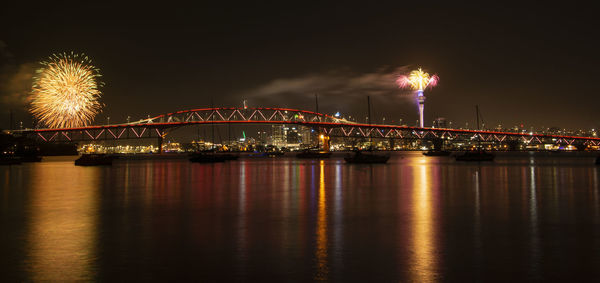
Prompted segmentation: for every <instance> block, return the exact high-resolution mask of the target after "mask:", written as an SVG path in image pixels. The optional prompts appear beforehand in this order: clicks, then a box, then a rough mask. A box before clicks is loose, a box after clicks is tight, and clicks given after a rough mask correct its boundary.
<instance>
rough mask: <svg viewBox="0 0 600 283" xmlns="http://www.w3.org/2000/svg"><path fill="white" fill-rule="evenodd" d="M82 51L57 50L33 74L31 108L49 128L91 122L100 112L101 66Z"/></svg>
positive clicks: (82, 124)
mask: <svg viewBox="0 0 600 283" xmlns="http://www.w3.org/2000/svg"><path fill="white" fill-rule="evenodd" d="M91 63H92V62H91V60H90V59H89V58H88V57H87V56H85V55H83V54H74V53H71V54H67V53H61V54H55V55H53V56H51V57H50V58H49V59H48V61H43V62H41V64H42V67H41V68H40V69H39V70H37V72H36V76H35V77H34V82H33V88H32V91H31V95H30V97H29V100H30V109H29V112H31V114H33V116H34V117H35V118H36V119H37V120H38V121H40V122H41V123H42V124H44V125H46V126H48V127H50V128H73V127H82V126H86V125H88V124H89V123H90V122H91V121H93V120H94V117H95V116H96V114H98V113H100V111H101V109H102V103H100V102H99V101H98V99H99V98H100V96H101V92H100V90H98V87H100V86H102V83H101V82H99V81H98V78H99V77H100V73H99V70H98V69H97V68H95V67H94V66H93V65H92V64H91Z"/></svg>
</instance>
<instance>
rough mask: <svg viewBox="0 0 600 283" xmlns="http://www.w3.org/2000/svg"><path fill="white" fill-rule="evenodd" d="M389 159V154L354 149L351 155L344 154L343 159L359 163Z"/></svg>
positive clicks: (379, 161) (386, 160)
mask: <svg viewBox="0 0 600 283" xmlns="http://www.w3.org/2000/svg"><path fill="white" fill-rule="evenodd" d="M389 159H390V155H389V154H377V153H373V152H371V151H370V152H368V153H365V152H362V151H356V152H355V153H354V155H353V156H346V157H344V160H346V162H348V163H361V164H371V163H387V162H388V160H389Z"/></svg>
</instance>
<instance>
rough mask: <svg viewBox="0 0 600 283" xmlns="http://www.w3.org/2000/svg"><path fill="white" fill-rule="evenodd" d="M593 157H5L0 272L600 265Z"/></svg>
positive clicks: (460, 274)
mask: <svg viewBox="0 0 600 283" xmlns="http://www.w3.org/2000/svg"><path fill="white" fill-rule="evenodd" d="M586 162H587V161H586V160H576V159H568V158H567V159H561V160H558V161H553V160H548V157H545V156H541V157H540V156H535V155H534V156H529V155H528V156H525V157H511V158H500V159H499V160H498V161H497V162H494V163H481V164H470V163H456V162H454V161H453V160H451V159H447V158H428V157H423V156H421V155H420V154H413V153H401V154H398V155H395V156H394V157H393V158H392V159H391V160H390V164H387V165H349V164H345V163H344V162H343V160H342V159H339V158H332V159H330V160H324V161H314V160H295V159H292V158H277V159H241V160H239V161H235V162H227V163H223V164H190V163H188V162H187V161H185V160H181V161H129V162H127V161H118V162H115V164H114V165H113V166H112V167H107V168H81V167H75V166H73V165H72V161H65V162H61V161H56V162H43V163H39V164H25V165H21V166H11V167H0V177H2V178H3V180H1V181H0V186H2V188H1V191H2V194H1V196H2V200H1V201H0V204H2V207H1V210H0V212H2V214H1V216H2V218H0V221H2V223H0V224H2V225H1V226H0V227H2V229H3V233H2V235H3V236H2V237H3V238H2V241H1V242H0V245H1V246H0V247H1V248H2V250H1V251H2V254H3V257H2V258H1V260H2V262H1V263H2V264H1V265H0V266H1V267H0V268H2V269H0V279H4V280H0V281H40V280H53V281H64V280H80V281H81V280H84V281H85V280H99V281H112V280H135V279H137V280H163V281H167V280H185V279H189V278H195V279H200V280H206V281H215V280H220V281H231V280H248V281H253V280H261V279H265V278H267V279H269V280H270V281H282V280H285V279H290V278H292V279H296V280H298V281H311V280H327V281H342V282H345V281H418V282H432V281H440V280H443V281H486V280H492V281H497V280H498V281H509V280H515V279H521V280H523V279H525V280H534V281H542V280H547V279H551V280H563V281H568V280H572V279H574V278H573V274H578V275H580V276H583V278H585V277H592V276H598V275H600V268H598V267H600V240H599V239H600V228H598V227H600V208H599V205H600V204H599V203H598V202H599V198H598V171H599V170H600V168H598V167H596V166H594V165H591V164H588V163H586ZM557 259H565V260H557ZM566 259H569V260H566ZM507 270H510V272H506V271H507ZM134 271H135V272H134Z"/></svg>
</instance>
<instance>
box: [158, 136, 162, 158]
mask: <svg viewBox="0 0 600 283" xmlns="http://www.w3.org/2000/svg"><path fill="white" fill-rule="evenodd" d="M158 153H159V154H162V153H163V137H162V136H158Z"/></svg>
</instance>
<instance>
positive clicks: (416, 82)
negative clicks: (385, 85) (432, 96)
mask: <svg viewBox="0 0 600 283" xmlns="http://www.w3.org/2000/svg"><path fill="white" fill-rule="evenodd" d="M438 81H439V77H438V76H437V75H433V76H430V75H429V74H428V73H426V72H424V71H423V70H422V69H421V68H419V69H418V70H414V71H412V72H410V75H408V76H404V75H402V76H399V77H398V79H397V80H396V83H397V84H398V86H400V87H401V88H406V87H410V88H412V89H414V90H420V91H423V90H424V89H426V88H428V87H430V88H431V87H434V86H436V85H437V82H438Z"/></svg>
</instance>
